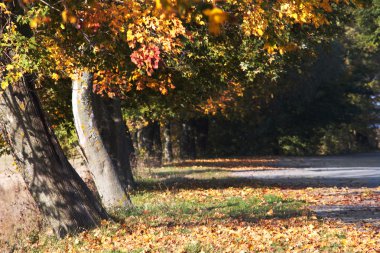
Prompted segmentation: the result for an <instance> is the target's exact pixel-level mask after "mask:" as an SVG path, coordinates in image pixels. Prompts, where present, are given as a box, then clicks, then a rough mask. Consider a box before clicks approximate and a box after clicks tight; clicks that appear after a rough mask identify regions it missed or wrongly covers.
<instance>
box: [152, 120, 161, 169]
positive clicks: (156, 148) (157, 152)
mask: <svg viewBox="0 0 380 253" xmlns="http://www.w3.org/2000/svg"><path fill="white" fill-rule="evenodd" d="M153 157H154V159H155V160H156V162H157V166H161V165H162V142H161V131H160V124H159V123H158V122H157V121H155V122H153Z"/></svg>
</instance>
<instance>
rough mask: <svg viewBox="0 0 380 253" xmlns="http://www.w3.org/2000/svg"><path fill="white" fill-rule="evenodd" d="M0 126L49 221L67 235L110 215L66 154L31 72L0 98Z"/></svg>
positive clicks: (53, 226)
mask: <svg viewBox="0 0 380 253" xmlns="http://www.w3.org/2000/svg"><path fill="white" fill-rule="evenodd" d="M0 127H1V130H2V134H3V137H4V138H5V139H6V140H7V141H8V143H9V145H10V147H11V149H12V154H13V156H14V159H15V161H16V162H17V164H18V166H19V168H20V170H21V172H22V176H23V178H24V180H25V182H26V184H27V186H28V189H29V191H30V193H31V194H32V196H33V198H34V200H35V201H36V203H37V205H38V207H39V209H40V210H41V213H42V214H43V215H44V217H45V219H46V220H47V223H48V224H49V225H50V227H51V228H52V229H53V231H54V232H55V233H56V234H57V236H60V237H62V236H64V235H66V234H67V233H74V232H77V231H79V230H81V229H87V228H91V227H94V226H97V225H98V224H99V222H100V220H101V219H102V218H106V217H107V216H106V213H105V212H104V210H103V209H102V207H101V205H100V203H99V202H98V201H97V200H96V198H95V197H94V196H93V195H92V193H91V192H90V190H89V189H88V188H87V186H86V185H85V183H84V182H83V180H82V179H81V178H80V177H79V175H78V174H77V173H76V171H75V170H74V169H73V167H72V166H71V165H70V163H69V162H68V160H67V158H66V157H65V155H64V153H63V151H62V149H61V147H60V145H59V143H58V141H57V138H56V136H55V135H54V133H53V131H52V130H51V128H50V126H49V124H48V122H47V120H46V118H45V117H44V114H43V112H42V109H41V105H40V102H39V100H38V97H37V95H36V93H35V91H34V86H33V80H32V76H25V77H23V78H21V80H20V81H19V82H17V83H16V84H14V85H13V86H10V87H8V88H7V89H6V90H5V91H4V93H3V94H2V95H1V99H0Z"/></svg>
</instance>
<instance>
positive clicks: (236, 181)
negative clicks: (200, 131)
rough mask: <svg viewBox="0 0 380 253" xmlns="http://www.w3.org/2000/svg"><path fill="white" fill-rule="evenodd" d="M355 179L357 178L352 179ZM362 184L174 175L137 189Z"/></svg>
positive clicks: (143, 182)
mask: <svg viewBox="0 0 380 253" xmlns="http://www.w3.org/2000/svg"><path fill="white" fill-rule="evenodd" d="M352 180H355V179H352ZM359 186H361V185H360V184H358V185H356V184H354V183H352V181H350V180H347V179H344V180H337V179H334V180H329V179H328V178H327V179H323V178H320V179H317V180H309V179H303V178H300V179H296V180H294V179H293V180H286V181H284V180H273V179H269V180H267V179H253V178H236V177H222V178H211V179H194V178H184V177H173V178H166V179H162V180H157V179H143V180H141V181H138V182H137V188H136V191H168V190H169V191H178V190H181V189H183V190H191V189H226V188H230V187H234V188H245V187H249V188H263V187H276V188H280V189H305V188H308V187H313V188H323V187H347V188H357V187H359Z"/></svg>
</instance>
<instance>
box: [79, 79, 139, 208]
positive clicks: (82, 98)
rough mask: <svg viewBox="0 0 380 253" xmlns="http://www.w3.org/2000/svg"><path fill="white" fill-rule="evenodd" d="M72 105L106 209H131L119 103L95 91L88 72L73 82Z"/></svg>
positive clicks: (85, 150) (87, 156)
mask: <svg viewBox="0 0 380 253" xmlns="http://www.w3.org/2000/svg"><path fill="white" fill-rule="evenodd" d="M72 103H73V113H74V122H75V127H76V129H77V133H78V137H79V144H80V146H81V147H82V149H83V151H84V154H85V155H86V159H87V162H88V166H89V169H90V171H91V173H92V176H93V179H94V182H95V185H96V188H97V190H98V193H99V195H100V198H101V200H102V203H103V206H104V207H105V208H106V209H107V210H108V211H111V212H112V211H115V209H117V208H129V207H131V206H132V203H131V201H130V199H129V195H128V193H127V188H128V180H132V179H131V178H129V179H128V177H129V176H128V174H127V171H128V169H127V168H125V167H123V166H124V165H126V163H125V161H126V160H125V159H128V157H127V155H126V154H123V145H124V144H123V142H124V143H125V140H124V139H123V138H120V139H118V138H119V137H120V133H121V132H123V131H125V126H124V127H123V126H122V125H123V124H124V123H123V122H122V119H121V117H120V116H121V112H118V111H117V110H116V109H115V108H114V107H115V106H116V103H115V104H113V102H110V101H104V100H103V99H102V98H101V97H99V96H97V95H96V94H94V93H93V92H92V75H91V74H90V73H87V72H83V73H81V74H79V75H78V77H77V78H76V79H74V80H73V98H72ZM110 109H112V110H111V112H110ZM119 114H120V115H119ZM113 117H114V118H113ZM116 119H117V120H116ZM115 160H116V161H117V162H115ZM128 164H129V161H128ZM129 170H130V167H129Z"/></svg>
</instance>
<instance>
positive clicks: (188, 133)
mask: <svg viewBox="0 0 380 253" xmlns="http://www.w3.org/2000/svg"><path fill="white" fill-rule="evenodd" d="M180 155H181V158H182V159H195V158H196V156H197V154H196V146H195V129H194V122H193V121H192V120H189V121H184V122H182V131H181V138H180Z"/></svg>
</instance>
